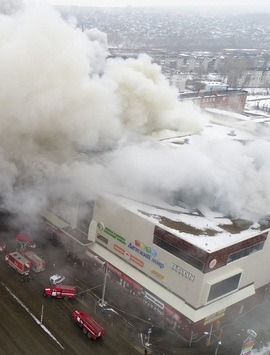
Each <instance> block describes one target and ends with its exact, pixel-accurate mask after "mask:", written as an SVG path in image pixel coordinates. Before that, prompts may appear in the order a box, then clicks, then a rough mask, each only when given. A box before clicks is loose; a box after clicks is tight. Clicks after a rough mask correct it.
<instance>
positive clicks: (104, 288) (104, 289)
mask: <svg viewBox="0 0 270 355" xmlns="http://www.w3.org/2000/svg"><path fill="white" fill-rule="evenodd" d="M107 276H108V266H107V263H105V275H104V283H103V290H102V297H101V306H102V308H103V307H104V306H105V303H104V297H105V291H106V283H107Z"/></svg>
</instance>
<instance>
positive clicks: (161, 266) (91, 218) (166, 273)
mask: <svg viewBox="0 0 270 355" xmlns="http://www.w3.org/2000/svg"><path fill="white" fill-rule="evenodd" d="M213 125H214V124H213V123H212V124H211V127H208V129H214V128H213ZM232 127H233V134H232V132H231V128H232ZM239 127H242V125H239ZM223 128H224V129H225V130H226V133H225V132H224V134H225V135H226V136H228V137H230V138H229V139H234V140H235V139H237V140H238V141H239V142H244V141H246V140H252V139H254V136H253V135H252V133H251V132H250V131H249V130H244V129H242V128H241V131H240V130H239V128H238V129H236V125H232V126H230V127H229V126H228V127H227V126H226V125H225V126H224V127H223ZM218 129H219V131H220V120H219V126H218ZM211 133H212V134H213V133H214V132H211ZM230 134H231V135H230ZM231 136H232V137H231ZM179 139H180V138H179ZM181 139H182V140H181V142H180V141H177V142H172V141H171V140H169V141H168V143H170V144H173V143H177V144H175V145H174V147H173V149H182V148H181V147H182V145H183V144H186V143H187V142H188V143H189V144H192V135H191V136H189V139H187V137H182V138H181ZM188 140H190V141H188ZM163 143H164V140H163ZM42 216H43V220H44V223H43V224H42V226H43V228H44V230H45V231H46V233H49V236H50V237H51V238H52V239H53V240H57V241H58V242H60V243H61V244H62V245H63V246H64V248H65V250H66V253H67V254H72V255H76V256H77V257H78V258H79V259H80V258H81V260H83V264H84V265H85V264H91V263H92V264H94V263H95V262H96V261H97V260H99V261H101V262H102V263H103V264H104V265H106V267H105V270H106V271H105V273H104V274H105V275H108V276H107V277H109V278H110V279H111V280H113V281H114V282H115V283H117V284H118V285H119V286H120V287H123V288H124V289H125V290H126V291H127V292H128V293H130V294H132V295H133V299H136V304H140V305H141V307H148V308H150V309H152V310H153V312H155V314H156V318H157V319H158V321H160V322H162V323H163V325H164V326H165V327H170V329H174V331H175V332H178V333H179V334H180V335H182V336H183V337H185V338H186V339H187V340H189V341H192V340H195V339H196V338H198V337H199V335H200V334H203V332H207V331H208V332H209V329H212V330H216V329H220V328H222V327H223V326H224V325H225V324H228V323H230V322H232V321H233V320H234V319H236V318H237V317H238V316H240V315H241V314H243V313H244V312H246V311H248V310H250V309H251V308H252V307H253V306H254V305H256V304H258V303H262V302H263V300H264V297H265V295H266V292H267V288H268V284H269V281H270V272H269V271H268V270H269V269H270V259H269V253H270V239H269V231H270V216H268V217H267V218H266V219H264V220H260V221H259V223H258V222H253V221H249V220H247V219H243V218H242V219H241V218H233V217H228V216H225V215H223V214H222V213H220V212H218V211H214V210H209V208H207V207H204V206H200V207H199V206H197V208H196V206H195V208H194V207H193V208H190V206H187V205H186V204H184V203H183V202H182V201H180V200H178V199H177V198H176V197H175V198H174V199H173V200H170V201H168V200H166V201H165V200H164V199H163V200H162V199H158V198H156V197H153V196H151V197H149V196H146V195H143V196H138V195H136V196H131V195H130V196H127V195H124V194H123V195H120V194H118V195H115V194H100V195H99V196H98V198H97V199H96V200H95V201H89V202H87V203H84V204H77V203H66V202H64V201H63V200H58V201H54V202H53V203H52V204H51V206H50V210H47V211H44V212H43V213H42Z"/></svg>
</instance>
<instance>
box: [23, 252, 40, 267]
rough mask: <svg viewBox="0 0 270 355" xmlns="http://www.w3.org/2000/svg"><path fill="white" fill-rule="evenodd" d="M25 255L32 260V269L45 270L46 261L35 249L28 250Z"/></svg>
mask: <svg viewBox="0 0 270 355" xmlns="http://www.w3.org/2000/svg"><path fill="white" fill-rule="evenodd" d="M23 255H24V256H25V257H26V259H28V260H29V261H30V264H31V269H32V270H33V271H35V272H40V271H43V270H45V261H44V260H43V259H41V258H40V257H39V256H38V255H37V254H35V253H34V252H33V251H26V252H25V253H23Z"/></svg>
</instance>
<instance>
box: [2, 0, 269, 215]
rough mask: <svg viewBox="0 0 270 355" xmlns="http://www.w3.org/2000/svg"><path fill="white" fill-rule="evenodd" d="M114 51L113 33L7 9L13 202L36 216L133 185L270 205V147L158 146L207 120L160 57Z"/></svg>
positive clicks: (7, 137)
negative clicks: (51, 202)
mask: <svg viewBox="0 0 270 355" xmlns="http://www.w3.org/2000/svg"><path fill="white" fill-rule="evenodd" d="M73 23H74V21H73ZM107 56H108V46H107V37H106V34H104V33H101V32H100V31H98V30H97V29H92V30H87V31H85V32H82V31H81V30H80V29H78V28H76V26H75V25H74V24H72V21H71V22H70V23H67V22H65V21H64V20H63V19H62V18H61V16H60V14H59V13H57V12H56V11H55V10H54V9H52V8H50V7H48V6H45V5H43V6H29V7H27V8H25V9H24V11H20V12H17V13H16V14H14V15H6V14H5V15H1V16H0V58H1V60H0V77H1V88H0V107H1V115H0V146H1V150H0V168H1V175H0V193H1V196H2V203H3V204H4V205H5V206H6V207H7V208H12V209H18V210H23V211H25V212H26V211H28V212H29V213H34V212H38V210H39V208H41V207H42V206H44V205H45V204H46V202H47V199H48V198H50V197H52V196H53V197H62V196H65V197H67V198H73V197H74V196H78V195H79V196H81V197H84V198H89V199H92V198H94V197H95V196H96V194H97V193H99V192H102V191H119V190H120V187H121V188H125V190H126V191H128V190H129V189H132V191H136V190H138V191H147V192H148V193H149V192H152V193H153V194H155V195H156V194H160V195H161V196H163V197H164V196H166V197H168V198H172V197H173V196H174V197H175V196H178V197H179V199H184V200H186V201H187V202H188V203H190V204H191V205H196V204H208V205H209V206H210V207H215V208H219V209H221V210H223V211H224V212H227V213H235V214H241V213H242V211H243V209H244V208H247V209H249V208H252V209H256V208H257V206H260V210H266V211H267V210H268V206H269V201H270V188H269V184H267V181H269V171H270V166H269V162H268V160H267V157H268V156H269V153H270V144H269V143H262V144H261V145H258V144H254V145H249V146H243V145H241V144H240V143H237V142H234V143H231V141H226V140H224V141H220V140H217V139H212V140H210V141H205V140H204V139H203V138H199V137H198V139H197V141H196V142H195V144H192V145H185V146H183V147H182V148H181V149H172V148H171V147H169V146H168V145H166V144H161V143H160V142H157V140H156V139H154V138H153V137H155V136H156V137H157V136H158V134H159V132H161V131H164V130H167V131H168V130H171V131H178V132H179V131H181V132H199V131H200V130H202V129H203V126H204V124H205V122H206V120H207V119H206V117H205V116H204V115H202V114H201V113H200V111H198V110H196V109H195V108H192V107H191V106H183V105H182V106H181V104H180V103H179V101H178V100H177V91H176V89H173V88H171V87H170V86H169V84H168V81H167V80H166V79H165V78H164V76H163V75H162V74H161V69H160V67H159V66H157V65H154V64H152V63H151V60H150V58H149V57H148V56H146V55H141V56H140V57H139V58H138V59H128V60H122V59H107ZM146 135H147V136H148V138H146V137H145V136H146ZM150 136H152V138H150ZM143 137H144V138H143Z"/></svg>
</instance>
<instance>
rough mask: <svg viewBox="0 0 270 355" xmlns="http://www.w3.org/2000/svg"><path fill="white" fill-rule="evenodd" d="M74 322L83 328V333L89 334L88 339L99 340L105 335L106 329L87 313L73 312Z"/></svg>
mask: <svg viewBox="0 0 270 355" xmlns="http://www.w3.org/2000/svg"><path fill="white" fill-rule="evenodd" d="M72 321H73V322H74V323H76V324H78V325H79V326H80V327H81V328H82V331H83V332H84V334H87V336H88V338H92V339H94V340H96V339H97V338H99V337H102V336H103V335H104V333H105V328H103V327H102V326H101V325H100V324H99V323H98V321H96V320H95V319H94V318H93V317H91V316H90V315H89V314H88V313H86V312H81V311H75V312H73V313H72Z"/></svg>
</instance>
